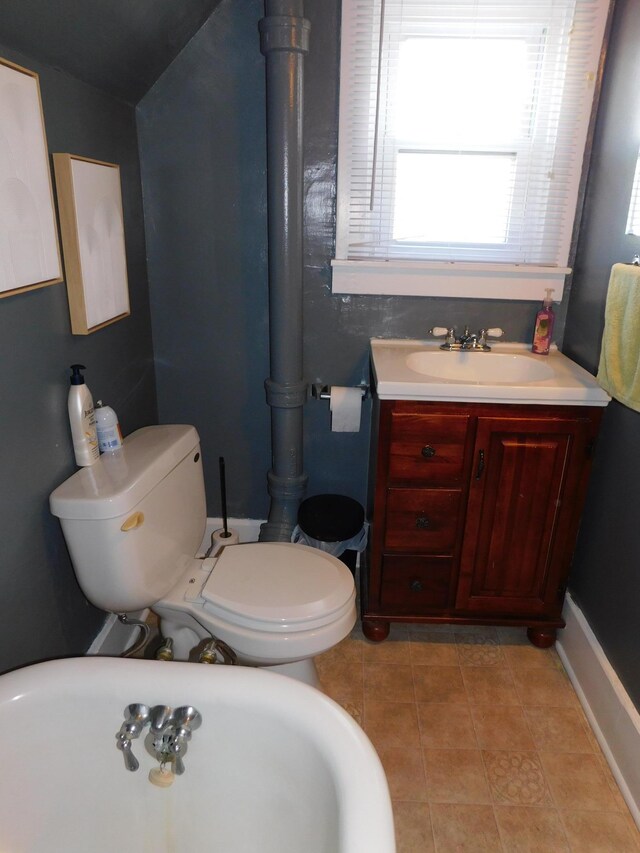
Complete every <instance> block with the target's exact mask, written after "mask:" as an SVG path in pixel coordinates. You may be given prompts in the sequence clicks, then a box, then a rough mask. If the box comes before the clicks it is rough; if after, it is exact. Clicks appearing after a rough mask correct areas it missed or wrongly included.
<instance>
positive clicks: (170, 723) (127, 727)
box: [116, 704, 202, 776]
mask: <svg viewBox="0 0 640 853" xmlns="http://www.w3.org/2000/svg"><path fill="white" fill-rule="evenodd" d="M201 723H202V715H201V714H200V713H199V711H197V710H196V709H195V708H193V707H192V706H191V705H182V706H181V707H180V708H175V709H173V708H170V707H169V706H168V705H154V707H153V708H149V707H148V706H147V705H142V704H134V705H128V706H127V707H126V708H125V710H124V722H123V723H122V725H121V726H120V731H119V732H117V733H116V746H117V747H118V749H119V750H121V751H122V754H123V756H124V765H125V767H126V769H127V770H131V771H135V770H137V769H138V768H139V766H140V763H139V761H138V759H137V758H136V757H135V755H134V754H133V751H132V741H133V740H135V739H136V738H138V737H140V734H141V733H142V731H143V729H144V728H145V726H147V725H148V726H149V733H148V734H147V737H146V739H145V746H146V748H147V751H148V752H149V753H150V754H151V755H153V757H154V758H155V759H156V760H157V761H159V762H160V767H161V768H163V767H165V766H166V765H170V767H171V770H172V771H173V772H174V773H175V774H176V775H177V776H181V775H182V774H183V773H184V762H183V758H184V755H185V753H186V751H187V746H188V744H189V741H190V740H191V735H192V733H193V732H194V731H195V730H196V729H197V728H199V727H200V725H201Z"/></svg>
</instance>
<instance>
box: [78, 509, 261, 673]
mask: <svg viewBox="0 0 640 853" xmlns="http://www.w3.org/2000/svg"><path fill="white" fill-rule="evenodd" d="M261 524H264V520H261V519H257V518H229V519H227V526H228V527H230V528H233V530H237V531H238V536H239V537H240V542H257V541H258V536H259V535H260V525H261ZM221 527H222V519H221V518H208V519H207V526H206V530H205V534H204V539H203V540H202V545H201V553H202V554H203V553H204V552H205V551H206V550H207V548H208V547H209V544H210V542H211V534H212V533H213V531H214V530H219V529H220V528H221ZM148 613H149V611H148V610H141V611H140V612H139V613H130V614H129V615H130V616H131V617H132V618H134V619H145V618H146V616H147V614H148ZM138 631H139V628H136V627H135V626H133V627H131V626H128V625H123V624H122V623H121V622H119V621H118V617H117V616H116V615H115V614H114V613H110V614H109V615H108V616H107V618H106V619H105V622H104V625H103V626H102V628H101V629H100V631H99V632H98V634H97V635H96V636H95V637H94V639H93V642H92V643H91V645H90V646H89V648H88V649H87V651H86V652H85V654H87V655H107V656H109V657H118V656H119V655H121V654H122V652H124V651H125V649H128V648H129V646H131V645H132V643H133V642H134V640H135V639H136V636H137V633H138Z"/></svg>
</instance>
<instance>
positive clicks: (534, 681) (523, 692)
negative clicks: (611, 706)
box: [513, 667, 579, 708]
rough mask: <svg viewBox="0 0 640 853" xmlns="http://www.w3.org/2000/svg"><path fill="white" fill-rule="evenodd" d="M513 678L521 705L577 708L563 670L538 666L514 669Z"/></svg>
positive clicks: (576, 698)
mask: <svg viewBox="0 0 640 853" xmlns="http://www.w3.org/2000/svg"><path fill="white" fill-rule="evenodd" d="M513 680H514V681H515V684H516V689H517V691H518V695H519V697H520V700H521V702H522V704H523V705H548V706H549V707H550V708H552V707H556V708H577V707H578V706H579V703H578V697H577V696H576V694H575V691H574V689H573V687H572V686H571V682H570V681H569V679H568V678H567V676H566V675H565V673H564V672H560V671H558V670H557V669H546V668H544V667H538V668H534V669H514V670H513Z"/></svg>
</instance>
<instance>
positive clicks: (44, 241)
mask: <svg viewBox="0 0 640 853" xmlns="http://www.w3.org/2000/svg"><path fill="white" fill-rule="evenodd" d="M0 102H1V103H2V113H1V114H0V298H3V297H5V296H13V295H15V294H16V293H23V292H24V291H26V290H35V289H37V288H39V287H47V286H48V285H50V284H57V283H59V282H61V281H62V280H63V279H62V262H61V259H60V246H59V243H58V228H57V224H56V214H55V206H54V201H53V189H52V186H51V171H50V169H49V151H48V148H47V138H46V133H45V128H44V115H43V112H42V99H41V97H40V81H39V78H38V75H37V74H36V73H35V71H29V69H27V68H22V66H20V65H16V64H15V63H13V62H9V60H7V59H2V58H1V57H0Z"/></svg>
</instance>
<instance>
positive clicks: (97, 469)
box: [49, 425, 207, 613]
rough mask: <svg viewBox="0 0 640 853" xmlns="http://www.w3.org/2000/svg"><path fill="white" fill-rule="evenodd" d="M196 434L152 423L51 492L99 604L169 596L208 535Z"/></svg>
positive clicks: (121, 607) (139, 604) (134, 603)
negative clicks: (205, 532)
mask: <svg viewBox="0 0 640 853" xmlns="http://www.w3.org/2000/svg"><path fill="white" fill-rule="evenodd" d="M199 441H200V439H199V437H198V433H197V432H196V430H195V428H194V427H192V426H178V425H168V426H149V427H144V428H143V429H139V430H137V431H136V432H134V433H132V434H131V435H130V436H128V437H127V438H126V439H125V440H124V444H123V447H122V449H121V450H117V451H113V452H111V453H105V454H103V455H102V456H101V457H100V459H99V460H98V461H97V462H96V463H95V464H94V465H92V466H90V467H88V468H82V469H81V470H80V471H78V472H76V473H75V474H74V475H73V476H72V477H70V478H69V479H68V480H66V481H65V482H64V483H63V484H62V485H61V486H58V488H57V489H56V490H55V491H54V492H53V493H52V494H51V497H50V499H49V503H50V507H51V512H52V513H53V514H54V515H56V516H58V518H59V519H60V523H61V525H62V530H63V532H64V536H65V539H66V542H67V546H68V548H69V552H70V554H71V559H72V561H73V566H74V568H75V572H76V576H77V578H78V582H79V584H80V586H81V588H82V591H83V592H84V594H85V595H86V597H87V598H88V599H89V601H91V602H92V603H93V604H95V605H96V607H100V608H101V609H102V610H110V611H112V612H115V613H128V612H131V611H133V610H139V609H140V608H143V607H150V606H151V605H152V604H155V602H156V601H159V600H160V599H161V598H163V596H165V595H166V594H167V593H168V592H169V590H170V589H171V587H172V586H173V585H174V584H175V583H176V581H177V580H178V578H179V577H180V575H181V574H182V573H183V572H184V571H185V569H186V567H187V565H188V563H189V562H191V561H192V560H193V559H194V557H195V554H196V552H197V550H198V547H199V546H200V543H201V542H202V537H203V536H204V531H205V525H206V520H207V519H206V515H207V513H206V502H205V492H204V479H203V475H202V460H201V456H200V444H199Z"/></svg>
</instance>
